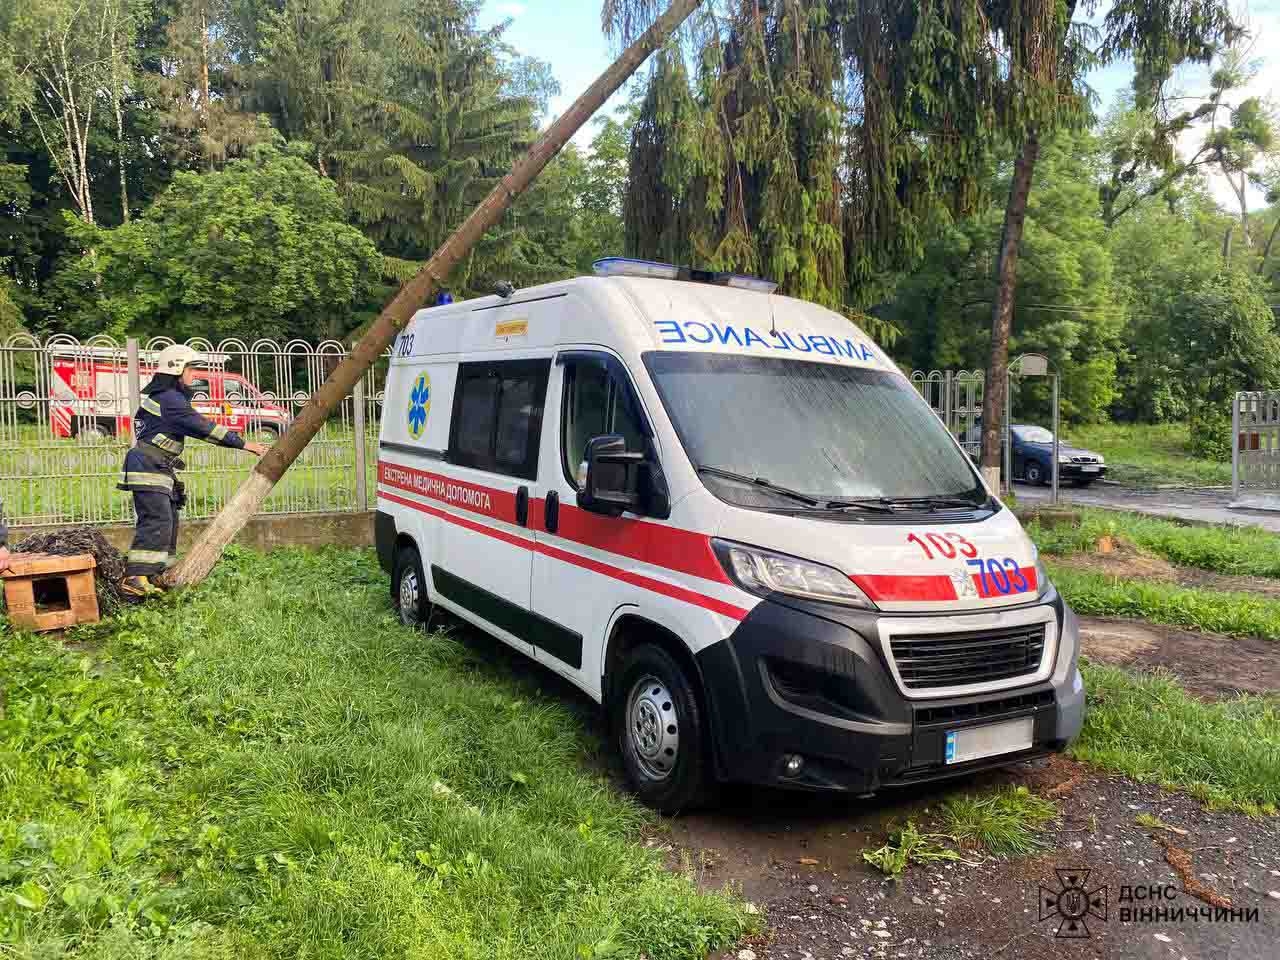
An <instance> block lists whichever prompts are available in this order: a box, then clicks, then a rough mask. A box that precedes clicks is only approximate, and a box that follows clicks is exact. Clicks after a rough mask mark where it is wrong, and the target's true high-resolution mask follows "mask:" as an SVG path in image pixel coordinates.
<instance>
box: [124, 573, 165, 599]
mask: <svg viewBox="0 0 1280 960" xmlns="http://www.w3.org/2000/svg"><path fill="white" fill-rule="evenodd" d="M120 592H121V593H123V594H124V595H125V596H126V597H132V598H133V599H134V600H149V599H151V598H152V597H159V596H163V595H164V591H163V590H161V589H160V588H159V587H157V586H156V585H155V584H154V583H152V582H151V579H150V578H149V577H125V578H124V579H123V580H121V581H120Z"/></svg>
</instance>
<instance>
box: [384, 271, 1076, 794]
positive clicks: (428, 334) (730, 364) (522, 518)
mask: <svg viewBox="0 0 1280 960" xmlns="http://www.w3.org/2000/svg"><path fill="white" fill-rule="evenodd" d="M596 273H597V275H596V276H594V277H584V278H579V279H575V280H570V281H567V282H564V283H556V284H551V285H548V286H543V287H537V288H534V289H530V290H525V291H521V292H519V293H516V294H514V295H512V296H509V297H507V298H505V299H504V298H501V297H489V298H485V299H482V300H475V301H470V302H466V303H458V304H454V305H451V306H443V307H436V308H431V309H427V310H423V311H421V312H419V313H418V315H417V316H416V317H415V318H414V320H413V322H412V323H411V324H410V325H409V326H408V327H407V328H406V329H405V331H404V332H403V333H402V334H401V335H400V337H399V338H398V340H397V342H396V344H395V347H394V356H393V359H392V362H391V372H390V377H389V380H388V383H387V390H386V402H385V405H384V408H383V422H382V433H381V444H380V454H379V458H380V459H379V472H378V513H377V542H378V553H379V557H380V559H381V561H382V564H383V566H384V567H385V568H386V569H387V570H388V572H390V574H391V576H392V597H393V599H394V600H395V602H396V604H397V607H398V609H399V612H400V616H401V618H402V619H403V621H404V622H405V623H408V624H418V623H423V622H425V621H426V620H427V618H428V616H429V614H430V611H431V608H432V605H436V606H438V607H441V608H443V609H445V610H448V611H450V612H452V613H453V614H456V615H457V616H459V617H461V618H463V619H465V620H467V621H470V622H471V623H473V624H475V625H477V626H478V627H480V628H481V629H483V630H485V631H487V632H489V633H491V634H493V635H494V636H496V637H498V638H499V639H501V640H503V641H504V642H506V643H507V644H509V645H511V646H512V647H514V648H515V649H517V650H519V651H521V652H523V653H525V654H527V655H528V656H530V657H532V658H535V659H536V660H538V661H539V662H541V663H544V664H546V665H547V666H548V667H550V668H551V669H552V670H554V671H556V672H557V673H560V674H562V675H564V676H565V677H567V678H568V679H569V680H571V681H572V682H573V683H575V684H577V685H578V686H579V687H581V688H582V689H583V690H585V691H586V692H587V693H588V694H589V695H591V696H592V697H594V698H595V699H596V700H598V701H600V702H601V703H602V704H603V705H604V708H605V710H606V712H607V714H608V718H609V720H610V725H611V729H612V730H613V731H615V733H616V736H617V738H618V745H619V748H620V750H621V753H622V757H623V759H624V763H625V767H626V770H627V773H628V776H629V777H630V780H631V782H632V784H633V786H634V788H635V790H636V792H637V793H638V794H639V795H640V796H641V797H642V798H643V799H645V800H646V801H648V802H649V803H651V804H653V805H654V806H656V807H658V808H659V809H663V810H680V809H686V808H688V807H690V806H692V805H694V804H697V803H698V802H699V801H703V800H705V799H706V798H707V797H708V795H709V793H710V792H711V789H712V788H713V787H714V785H715V784H717V783H719V782H722V781H736V782H744V781H745V782H755V783H765V784H774V785H779V786H792V787H798V788H807V789H829V790H844V791H851V792H854V793H858V794H863V793H869V792H872V791H875V790H878V789H880V788H882V787H889V786H896V785H904V784H911V783H916V782H919V781H923V780H929V779H934V778H940V777H947V776H953V775H957V774H962V773H967V772H970V771H973V770H978V769H981V768H983V767H986V766H989V765H992V764H998V763H1007V762H1010V761H1012V760H1020V759H1024V758H1028V757H1033V756H1036V755H1039V754H1042V753H1045V752H1048V751H1054V750H1061V749H1062V748H1063V747H1064V746H1065V745H1066V743H1067V742H1068V741H1069V740H1070V739H1071V738H1072V737H1074V736H1075V735H1076V734H1077V733H1078V732H1079V730H1080V725H1081V721H1082V718H1083V711H1084V690H1083V687H1082V684H1081V679H1080V673H1079V671H1078V670H1077V665H1076V661H1077V655H1078V652H1079V639H1078V635H1077V626H1076V620H1075V617H1074V616H1073V614H1072V613H1071V611H1070V610H1069V609H1068V608H1067V606H1066V605H1065V604H1064V603H1063V601H1062V598H1061V597H1060V596H1059V595H1058V593H1057V592H1056V591H1055V590H1054V589H1053V586H1052V585H1051V584H1050V583H1049V581H1048V579H1047V578H1046V577H1045V574H1044V569H1043V567H1042V566H1041V565H1040V564H1039V563H1038V562H1037V557H1036V551H1035V548H1034V547H1033V545H1032V544H1031V542H1030V540H1029V539H1028V538H1027V536H1026V534H1025V533H1023V531H1022V529H1021V527H1020V526H1019V525H1018V522H1017V520H1016V519H1015V518H1014V516H1013V514H1012V513H1010V511H1009V510H1007V509H1005V508H1004V507H1003V506H1002V505H1001V504H1000V503H999V502H998V501H997V500H996V499H995V498H994V497H993V496H992V495H991V493H990V492H989V491H988V490H987V489H986V488H985V487H984V486H983V484H982V481H981V479H980V477H979V475H978V473H977V472H976V470H975V469H974V467H973V465H972V463H971V462H970V460H969V458H968V457H967V456H965V454H964V453H963V452H962V450H961V448H960V447H959V446H958V445H957V444H956V442H955V440H954V439H953V438H952V437H951V435H950V434H949V433H948V432H947V430H946V428H945V427H944V426H943V425H942V423H941V421H940V420H939V419H938V418H937V417H936V416H935V415H934V413H933V412H932V410H931V409H930V408H929V406H928V405H927V404H926V403H925V402H924V401H923V400H922V399H921V398H920V397H919V395H918V394H917V393H916V392H915V390H913V389H912V387H911V385H910V383H909V382H908V381H907V380H906V379H905V378H904V377H903V376H902V374H901V373H900V372H899V371H898V369H897V368H896V367H895V366H894V364H893V363H892V362H891V361H890V360H889V358H888V357H887V356H886V355H885V354H884V352H883V351H882V350H880V349H879V348H878V347H877V346H876V345H875V344H874V343H873V342H872V341H871V340H870V339H869V338H868V337H866V336H865V335H864V334H863V333H862V332H861V331H859V330H858V329H857V328H856V327H854V326H852V325H851V324H850V323H849V322H848V321H847V320H846V319H845V318H843V317H841V316H839V315H838V314H835V313H833V312H831V311H829V310H826V309H823V308H821V307H818V306H815V305H813V304H810V303H805V302H802V301H799V300H793V299H790V298H786V297H779V296H775V295H773V294H772V289H773V286H772V284H767V283H765V282H763V281H760V280H756V279H754V278H747V277H731V276H724V275H713V274H703V273H700V272H691V271H689V270H685V269H678V268H676V267H671V266H667V265H665V264H651V263H645V262H640V261H627V260H605V261H601V262H600V263H598V264H597V265H596Z"/></svg>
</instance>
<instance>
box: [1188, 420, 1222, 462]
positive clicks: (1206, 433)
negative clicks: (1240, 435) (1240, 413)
mask: <svg viewBox="0 0 1280 960" xmlns="http://www.w3.org/2000/svg"><path fill="white" fill-rule="evenodd" d="M1190 431H1191V452H1192V453H1194V454H1195V455H1196V456H1197V457H1199V458H1200V459H1201V460H1212V461H1214V462H1216V463H1230V462H1231V418H1230V417H1229V416H1227V415H1226V414H1223V413H1220V412H1218V411H1216V410H1210V411H1206V412H1203V413H1200V414H1197V415H1196V416H1194V417H1192V419H1191V423H1190Z"/></svg>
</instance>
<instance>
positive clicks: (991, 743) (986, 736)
mask: <svg viewBox="0 0 1280 960" xmlns="http://www.w3.org/2000/svg"><path fill="white" fill-rule="evenodd" d="M1034 730H1035V720H1034V718H1032V717H1023V718H1022V719H1021V720H1008V721H1006V722H1005V723H989V724H987V725H986V726H983V727H968V728H967V729H964V730H948V731H947V763H964V762H966V761H968V760H981V759H982V758H983V757H996V756H999V755H1000V754H1002V753H1017V752H1018V751H1019V750H1029V749H1031V743H1032V736H1033V734H1034Z"/></svg>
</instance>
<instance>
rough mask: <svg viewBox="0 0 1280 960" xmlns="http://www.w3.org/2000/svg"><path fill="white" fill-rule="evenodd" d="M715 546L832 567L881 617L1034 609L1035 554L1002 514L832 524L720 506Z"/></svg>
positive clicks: (1014, 522) (1037, 588)
mask: <svg viewBox="0 0 1280 960" xmlns="http://www.w3.org/2000/svg"><path fill="white" fill-rule="evenodd" d="M718 536H719V538H720V539H721V540H726V541H732V542H735V543H740V544H743V545H745V546H748V547H756V548H759V549H764V550H769V551H772V552H774V553H780V554H786V555H789V556H792V557H796V558H798V559H801V560H808V561H810V562H813V563H819V564H823V565H825V566H828V567H833V568H835V569H836V570H839V571H840V572H841V573H843V574H845V575H846V576H848V577H850V578H851V579H852V580H853V582H854V583H855V584H857V585H858V587H859V588H860V589H861V590H862V591H863V592H864V593H865V594H867V596H868V598H869V599H871V600H872V601H873V602H874V603H875V605H876V606H877V607H878V608H879V609H881V610H884V611H889V612H893V611H920V612H944V611H959V610H990V609H998V608H1000V607H1007V606H1015V605H1018V604H1025V603H1030V602H1033V601H1034V600H1035V599H1036V598H1037V596H1038V595H1039V593H1040V587H1041V586H1042V585H1041V584H1040V583H1039V582H1038V577H1037V572H1036V559H1037V554H1036V548H1035V546H1034V545H1033V544H1032V543H1031V540H1030V538H1029V537H1027V535H1026V533H1024V532H1023V530H1022V527H1021V525H1020V524H1019V523H1018V520H1017V518H1016V517H1014V515H1013V513H1012V512H1011V511H1009V510H1005V509H1002V510H1000V511H999V512H997V513H995V514H994V515H992V516H989V517H987V518H986V519H984V520H981V521H977V522H959V523H938V522H936V521H935V520H933V519H932V518H931V516H930V515H929V514H926V513H904V514H903V515H902V516H901V517H900V518H895V519H894V520H892V521H885V520H880V519H876V520H862V519H853V518H850V519H848V520H843V519H842V520H830V519H819V518H816V517H810V516H805V515H804V514H790V513H786V514H779V513H770V512H765V511H760V510H753V509H747V508H744V507H738V506H733V505H731V504H724V505H723V514H722V517H721V521H720V523H719V525H718Z"/></svg>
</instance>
